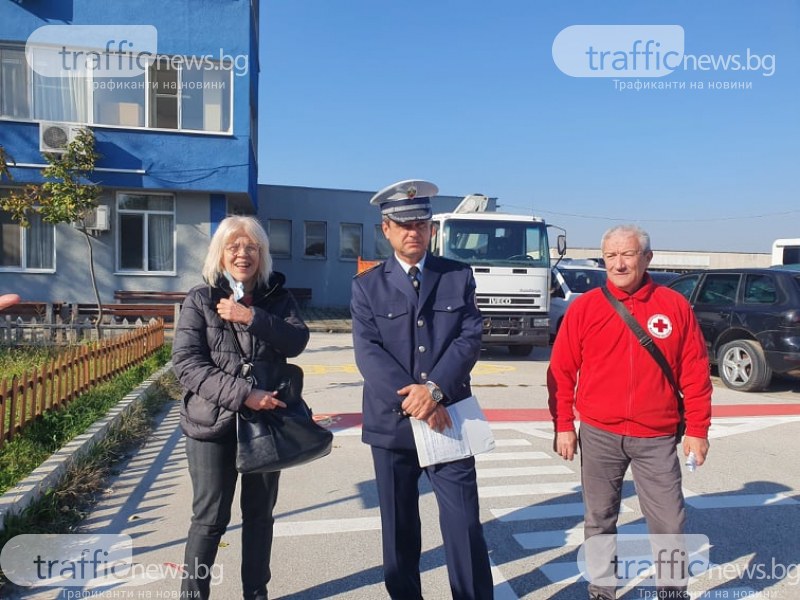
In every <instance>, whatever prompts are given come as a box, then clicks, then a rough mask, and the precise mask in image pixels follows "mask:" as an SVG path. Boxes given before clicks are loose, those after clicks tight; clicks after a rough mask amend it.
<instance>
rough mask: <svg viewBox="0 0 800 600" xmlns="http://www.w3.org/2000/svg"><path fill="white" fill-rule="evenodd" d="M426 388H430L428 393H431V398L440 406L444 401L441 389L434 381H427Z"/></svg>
mask: <svg viewBox="0 0 800 600" xmlns="http://www.w3.org/2000/svg"><path fill="white" fill-rule="evenodd" d="M425 387H426V388H428V391H429V392H430V393H431V398H433V401H434V402H436V404H439V402H441V401H442V400H443V399H444V394H443V393H442V390H441V388H440V387H439V386H438V385H436V384H435V383H433V382H432V381H426V382H425Z"/></svg>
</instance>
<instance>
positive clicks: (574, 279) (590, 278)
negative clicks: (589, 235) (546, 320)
mask: <svg viewBox="0 0 800 600" xmlns="http://www.w3.org/2000/svg"><path fill="white" fill-rule="evenodd" d="M594 264H595V263H594V261H588V260H587V261H580V260H570V261H563V260H562V261H561V262H559V263H558V264H557V265H556V266H555V267H553V268H552V269H551V270H550V314H549V317H550V339H551V340H553V339H555V337H556V333H558V328H559V327H561V321H562V320H563V319H564V313H566V312H567V308H569V305H570V303H571V302H572V301H573V300H575V298H577V297H578V296H580V295H581V294H582V293H584V292H588V291H589V290H591V289H594V288H596V287H600V286H601V285H604V284H605V282H606V270H605V269H604V268H602V267H597V266H594Z"/></svg>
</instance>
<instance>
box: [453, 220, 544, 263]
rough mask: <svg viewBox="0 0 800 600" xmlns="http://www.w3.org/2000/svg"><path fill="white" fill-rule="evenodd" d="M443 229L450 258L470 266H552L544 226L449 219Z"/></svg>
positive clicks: (520, 222)
mask: <svg viewBox="0 0 800 600" xmlns="http://www.w3.org/2000/svg"><path fill="white" fill-rule="evenodd" d="M443 229H444V230H443V232H442V234H443V250H444V252H443V253H444V256H446V257H447V258H454V259H456V260H460V261H464V262H468V263H470V264H487V265H498V266H517V265H524V266H527V267H549V266H550V250H549V247H548V242H547V228H546V226H545V224H544V223H531V222H526V221H489V220H486V221H477V220H468V219H464V220H460V219H448V220H447V221H445V222H444V228H443Z"/></svg>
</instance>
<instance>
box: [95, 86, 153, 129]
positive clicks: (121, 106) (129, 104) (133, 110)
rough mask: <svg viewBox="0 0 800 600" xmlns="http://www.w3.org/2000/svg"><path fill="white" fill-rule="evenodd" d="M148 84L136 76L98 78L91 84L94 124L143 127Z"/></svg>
mask: <svg viewBox="0 0 800 600" xmlns="http://www.w3.org/2000/svg"><path fill="white" fill-rule="evenodd" d="M146 86H147V84H146V82H145V76H144V73H142V74H141V75H136V76H134V77H95V78H94V81H93V84H92V105H93V109H94V121H93V122H94V123H97V124H100V125H119V126H121V127H144V126H145V122H144V114H145V113H144V110H145V109H144V106H145V93H144V91H145V89H146Z"/></svg>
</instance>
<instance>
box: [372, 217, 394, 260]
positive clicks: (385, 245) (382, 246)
mask: <svg viewBox="0 0 800 600" xmlns="http://www.w3.org/2000/svg"><path fill="white" fill-rule="evenodd" d="M391 255H392V245H391V244H390V243H389V240H387V239H386V236H385V235H383V227H382V226H381V225H380V224H378V225H375V258H377V259H380V260H384V259H386V258H389V257H390V256H391Z"/></svg>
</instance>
